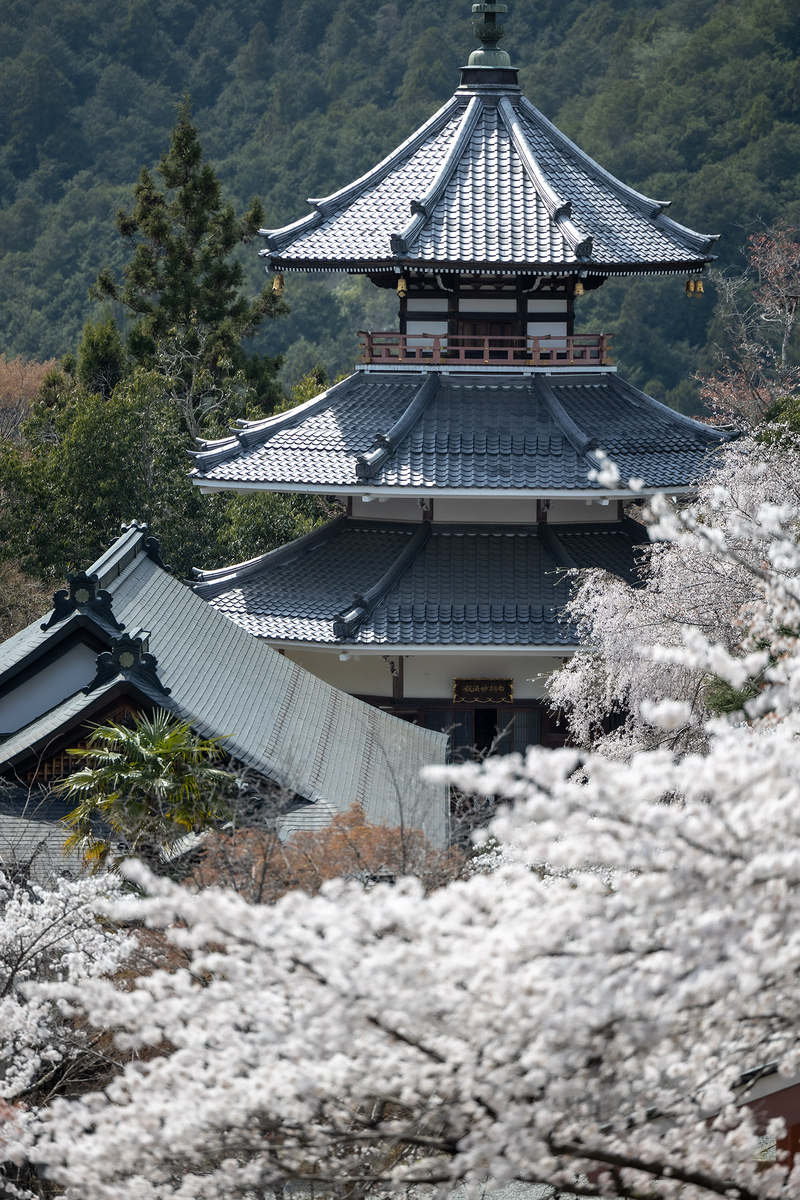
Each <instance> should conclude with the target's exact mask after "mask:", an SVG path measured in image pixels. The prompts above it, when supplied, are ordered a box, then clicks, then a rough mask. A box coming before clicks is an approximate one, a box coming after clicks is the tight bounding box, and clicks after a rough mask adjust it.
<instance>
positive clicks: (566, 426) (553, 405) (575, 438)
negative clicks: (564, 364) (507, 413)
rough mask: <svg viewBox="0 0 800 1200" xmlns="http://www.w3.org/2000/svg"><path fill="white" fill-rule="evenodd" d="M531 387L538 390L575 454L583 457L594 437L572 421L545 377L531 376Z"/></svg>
mask: <svg viewBox="0 0 800 1200" xmlns="http://www.w3.org/2000/svg"><path fill="white" fill-rule="evenodd" d="M533 388H534V391H538V393H539V395H540V397H541V399H542V400H543V402H544V406H545V408H546V409H547V411H548V412H549V414H550V416H551V417H552V419H553V420H554V421H555V423H556V425H557V426H558V428H559V429H560V430H561V432H562V434H563V435H564V437H565V438H566V439H567V441H568V442H569V443H570V445H571V446H572V448H573V449H574V450H575V452H576V454H578V455H579V456H580V457H581V458H584V457H585V455H586V451H587V450H588V449H590V447H591V444H592V442H593V441H594V440H595V439H594V438H593V437H592V436H591V435H588V434H586V433H584V431H583V430H582V429H581V428H580V426H579V425H577V424H576V423H575V421H573V419H572V417H571V416H570V415H569V413H568V412H567V410H566V409H565V408H564V406H563V404H562V403H561V401H560V400H559V399H558V397H557V396H556V394H555V392H554V391H553V388H552V385H551V384H550V382H549V381H548V380H547V379H546V378H543V377H542V376H539V375H535V376H534V377H533Z"/></svg>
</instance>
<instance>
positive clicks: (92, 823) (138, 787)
mask: <svg viewBox="0 0 800 1200" xmlns="http://www.w3.org/2000/svg"><path fill="white" fill-rule="evenodd" d="M69 754H71V755H74V756H75V757H76V758H82V759H84V760H85V762H86V765H85V766H83V767H81V769H80V770H78V771H76V772H75V773H74V774H72V775H70V776H69V778H67V779H65V780H63V782H62V783H60V784H58V785H57V786H56V788H55V789H54V790H55V791H57V792H59V793H60V794H61V795H62V796H66V797H68V798H69V799H73V800H75V801H76V802H77V803H76V806H75V808H74V809H73V810H72V812H71V813H69V814H68V815H67V816H66V817H65V818H64V821H65V822H66V824H67V825H68V826H69V828H70V830H71V833H70V835H69V837H68V838H67V841H66V843H65V847H64V848H65V850H68V851H69V850H80V851H82V853H83V859H84V863H85V864H86V865H87V866H91V867H92V869H93V870H97V869H99V868H100V867H102V866H105V865H106V864H107V863H108V860H109V858H110V857H111V856H112V854H113V864H112V865H113V866H114V868H115V869H116V867H117V866H118V865H119V863H120V862H121V861H122V860H123V859H124V858H128V857H130V856H133V855H135V856H137V857H139V858H142V859H144V860H145V861H146V862H147V863H148V864H149V865H150V866H151V867H154V868H155V867H157V866H158V865H159V864H163V861H164V856H165V853H166V854H167V855H168V854H169V851H170V850H171V849H173V848H174V847H175V845H176V844H177V843H178V842H179V841H180V840H181V838H183V837H185V836H186V834H187V833H192V832H199V831H200V830H202V829H204V828H207V827H208V826H210V825H212V824H214V823H216V822H217V821H218V820H219V819H220V818H223V817H225V816H226V815H227V814H228V808H227V805H226V803H225V801H224V799H223V796H224V795H225V794H226V793H229V792H231V790H232V789H233V787H234V786H235V780H234V777H233V776H232V775H231V774H230V773H229V772H227V771H224V770H222V769H221V768H220V767H218V766H215V765H214V764H215V763H217V762H219V760H220V758H221V757H222V755H223V754H224V751H223V750H222V749H221V746H220V743H219V741H218V740H217V739H215V738H201V737H198V736H197V735H196V734H195V733H194V732H193V731H192V729H191V727H190V726H189V725H188V724H187V723H186V722H185V721H179V720H176V719H175V718H174V717H172V716H171V715H170V714H169V713H168V712H165V711H164V709H160V708H158V709H156V710H155V712H154V713H153V714H152V716H147V715H146V714H144V713H139V714H137V715H136V716H135V717H134V720H133V726H132V727H131V728H129V727H126V726H124V725H120V724H117V722H115V721H110V722H109V723H108V724H107V725H97V726H95V727H94V728H93V730H92V732H91V734H90V735H89V738H88V741H87V745H86V747H85V748H78V749H74V750H70V751H69ZM115 843H116V845H115Z"/></svg>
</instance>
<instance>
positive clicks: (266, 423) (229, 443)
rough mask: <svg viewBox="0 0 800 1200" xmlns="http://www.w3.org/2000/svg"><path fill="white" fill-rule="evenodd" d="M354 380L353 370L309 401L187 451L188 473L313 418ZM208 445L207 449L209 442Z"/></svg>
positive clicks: (355, 377)
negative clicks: (221, 438) (205, 446)
mask: <svg viewBox="0 0 800 1200" xmlns="http://www.w3.org/2000/svg"><path fill="white" fill-rule="evenodd" d="M357 379H358V372H357V371H354V372H353V373H352V375H348V376H347V378H346V379H341V380H339V382H338V383H334V384H332V385H331V386H330V387H329V388H326V389H325V391H324V392H320V394H319V395H318V396H312V397H311V399H310V400H306V401H305V402H304V403H303V404H298V405H297V406H296V407H295V408H289V409H287V410H286V412H282V413H274V414H272V415H271V416H269V417H264V418H263V419H262V420H261V421H252V422H250V423H249V424H248V425H246V426H244V428H242V429H237V430H235V431H234V432H233V433H232V434H231V436H230V437H229V438H225V439H223V440H221V441H219V442H215V443H213V446H212V448H210V449H201V450H187V451H186V455H187V457H188V458H190V459H192V461H193V462H194V470H193V471H191V472H190V474H198V475H203V474H204V473H205V471H204V470H202V469H201V468H209V467H217V466H219V465H220V463H224V462H225V461H226V460H227V459H228V458H229V457H230V456H231V454H235V453H236V452H237V451H238V450H240V449H241V450H249V449H250V448H251V447H252V446H263V445H264V443H265V442H268V441H269V439H270V438H271V437H274V435H275V434H276V433H280V432H281V431H282V430H284V429H288V428H291V426H292V425H295V424H297V423H298V422H299V421H301V420H304V419H305V418H306V417H310V416H313V415H314V414H315V413H316V412H317V410H318V409H320V408H324V407H325V405H326V404H327V403H328V400H329V398H330V397H331V396H332V395H333V394H334V392H335V393H336V394H337V396H341V395H342V394H343V393H344V392H347V391H349V389H350V388H351V387H352V386H353V384H354V383H355V382H356V380H357ZM203 445H206V443H203ZM208 445H209V446H211V443H208Z"/></svg>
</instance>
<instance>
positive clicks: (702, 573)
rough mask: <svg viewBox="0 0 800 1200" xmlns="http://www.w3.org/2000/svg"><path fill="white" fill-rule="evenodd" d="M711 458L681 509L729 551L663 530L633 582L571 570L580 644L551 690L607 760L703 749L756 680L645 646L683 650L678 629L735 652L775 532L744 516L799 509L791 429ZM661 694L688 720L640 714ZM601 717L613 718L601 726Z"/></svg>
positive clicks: (798, 451)
mask: <svg viewBox="0 0 800 1200" xmlns="http://www.w3.org/2000/svg"><path fill="white" fill-rule="evenodd" d="M715 459H716V462H715V464H714V466H715V471H714V474H713V476H712V477H710V478H709V479H707V480H706V482H705V483H704V484H703V485H702V486H701V488H700V490H699V494H698V496H697V499H696V500H695V502H694V504H693V505H692V507H691V509H690V510H687V513H691V520H692V521H693V522H694V523H695V524H697V525H699V526H702V527H703V528H706V527H708V528H713V529H714V530H715V531H716V534H715V536H721V537H724V538H726V547H727V550H728V553H726V554H724V555H721V554H714V553H709V552H708V545H707V543H706V541H705V540H704V539H702V538H698V537H696V536H694V535H693V536H692V537H690V538H688V539H687V538H683V537H681V538H678V539H677V540H673V538H672V533H670V539H669V540H666V541H662V542H659V541H656V543H655V544H654V545H651V546H649V547H647V548H646V549H645V550H644V551H642V552H641V553H640V579H639V585H638V586H636V587H631V586H630V585H628V584H627V583H625V582H624V581H623V580H621V579H619V578H618V577H617V576H612V575H609V574H608V573H607V572H604V571H599V570H590V571H582V572H579V573H575V584H576V586H575V589H574V592H573V594H572V597H571V600H570V601H569V603H568V606H567V612H568V615H569V616H571V617H572V619H573V620H574V621H575V623H576V625H577V627H578V629H579V632H580V634H581V640H582V642H583V644H584V647H585V648H584V649H582V650H580V651H579V652H578V653H577V654H575V655H574V656H573V658H572V659H571V660H570V661H569V662H568V663H567V664H566V666H565V667H564V668H563V669H562V670H561V671H559V672H557V673H556V674H555V675H553V676H552V677H551V679H550V681H549V694H550V698H551V700H552V702H553V704H554V705H555V706H556V707H558V708H560V709H562V710H563V712H564V714H565V718H566V722H567V727H568V729H569V733H570V736H571V738H572V740H573V741H574V742H575V743H576V744H577V745H581V746H593V747H594V748H595V749H597V750H599V751H602V752H603V753H605V754H608V755H612V756H615V757H618V756H620V755H622V756H624V755H628V754H630V753H632V752H633V751H634V750H639V749H646V748H656V747H658V746H667V747H669V748H670V749H672V750H673V751H676V752H683V751H686V750H688V749H700V748H703V747H704V746H705V745H706V733H705V721H706V720H707V719H708V717H710V716H711V715H712V713H713V712H718V711H720V710H723V711H724V710H732V709H737V708H740V707H741V705H742V704H743V703H744V700H745V699H747V696H748V695H749V694H752V693H753V692H754V689H755V688H756V687H757V686H758V682H757V681H756V682H755V683H754V682H749V683H748V684H746V685H745V689H744V691H743V693H741V694H738V695H737V693H736V691H735V690H733V689H731V688H730V687H726V686H725V685H724V683H721V681H720V680H719V679H718V678H717V677H716V676H715V675H714V673H713V672H710V671H708V670H707V669H706V668H705V667H698V666H694V665H692V664H691V663H690V662H688V661H687V660H685V659H684V660H682V661H674V660H672V659H670V660H666V659H664V658H659V659H654V657H653V655H652V654H650V653H649V648H650V647H652V646H654V645H659V646H662V647H664V646H668V647H676V646H682V645H683V644H684V637H685V631H686V630H687V629H693V630H696V631H698V632H700V633H701V634H702V635H703V636H704V637H705V638H707V639H708V640H710V641H712V642H717V643H719V644H721V645H723V646H724V647H725V648H726V649H727V650H728V651H730V652H735V651H737V649H738V648H740V647H741V646H742V644H743V638H745V636H746V621H745V620H744V618H745V617H746V613H747V606H748V605H749V604H751V603H752V602H753V601H754V600H755V598H756V597H757V595H758V589H759V587H760V586H761V584H760V579H759V575H758V569H759V567H760V564H761V562H762V559H763V558H764V556H765V555H766V553H767V548H768V545H769V543H770V540H771V537H772V535H771V533H770V532H769V530H761V529H759V528H757V527H754V526H753V524H752V522H751V521H745V523H744V525H743V524H742V521H743V519H744V518H745V516H746V514H748V513H752V512H755V511H757V510H758V508H759V506H760V505H762V504H765V503H771V504H782V503H789V504H792V505H795V506H797V507H798V508H800V438H798V437H797V436H796V435H793V434H791V433H789V432H788V431H786V430H784V429H781V428H779V427H776V428H775V429H774V430H770V431H762V432H761V433H759V434H758V435H755V436H750V437H746V438H742V439H740V440H739V441H736V442H733V443H730V444H729V445H727V446H726V447H725V448H724V449H722V450H721V451H719V452H718V453H717V454H716V456H715ZM645 519H649V518H648V516H647V514H646V518H645ZM668 700H671V701H676V702H679V703H680V704H686V705H688V709H687V712H688V717H687V719H686V720H680V721H676V723H675V724H674V725H672V726H671V727H668V728H664V727H663V726H658V725H654V724H653V723H651V722H650V721H649V720H648V719H647V716H646V714H647V712H648V709H647V702H661V701H668ZM643 706H644V707H643ZM675 711H676V712H678V711H680V710H677V709H676V710H675ZM609 714H611V715H613V716H614V717H615V718H616V721H615V722H614V724H615V728H612V729H611V730H610V731H609V728H608V716H609Z"/></svg>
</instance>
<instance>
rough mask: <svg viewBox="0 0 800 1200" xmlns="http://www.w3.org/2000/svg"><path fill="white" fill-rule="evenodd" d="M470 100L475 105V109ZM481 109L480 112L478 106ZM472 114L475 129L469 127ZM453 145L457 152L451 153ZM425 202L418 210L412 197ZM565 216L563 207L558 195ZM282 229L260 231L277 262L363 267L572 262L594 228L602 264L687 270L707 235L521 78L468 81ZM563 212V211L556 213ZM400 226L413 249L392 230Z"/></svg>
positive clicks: (595, 255)
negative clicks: (567, 129)
mask: <svg viewBox="0 0 800 1200" xmlns="http://www.w3.org/2000/svg"><path fill="white" fill-rule="evenodd" d="M468 105H471V109H470V111H469V113H468ZM476 109H477V119H475V110H476ZM467 121H469V123H470V124H471V125H472V124H473V121H474V125H473V127H472V131H471V133H469V129H468V127H464V134H465V135H467V136H462V137H461V138H460V139H459V131H460V130H461V129H462V126H465V122H467ZM454 146H455V147H456V149H455V150H454V155H455V162H453V161H451V158H449V157H448V155H449V153H450V151H451V148H453V147H454ZM437 180H439V181H440V184H441V183H444V186H439V187H438V189H437V188H435V187H434V189H433V191H434V193H435V194H434V195H433V199H432V202H431V203H430V204H425V206H424V207H425V213H424V214H423V217H422V219H420V220H417V221H414V220H413V218H412V211H413V210H412V207H411V206H412V203H415V204H417V205H419V204H420V202H421V201H423V200H424V199H425V198H426V193H428V194H429V195H430V189H431V185H435V184H436V182H437ZM566 202H569V203H570V204H571V205H572V214H571V216H569V217H566V216H559V215H558V209H559V208H561V206H562V204H564V203H566ZM314 203H315V204H316V205H317V208H318V211H317V213H316V214H312V215H311V216H310V217H308V218H306V219H305V220H303V221H298V222H295V223H294V225H291V226H286V227H285V228H284V229H283V230H271V231H264V232H265V233H266V234H267V245H268V249H267V250H266V251H264V253H265V254H267V255H269V257H270V259H271V265H272V266H273V267H274V268H275V269H282V268H287V267H288V268H291V267H295V268H297V269H302V268H303V267H305V266H308V265H310V264H315V265H326V266H330V267H333V268H335V267H337V266H339V267H342V266H344V265H348V266H350V267H351V268H352V267H356V268H359V267H360V268H361V269H366V268H367V267H369V266H372V267H373V268H375V267H380V266H384V267H390V266H393V265H394V263H395V262H397V261H399V260H402V261H406V262H416V263H420V264H426V263H437V264H442V265H445V266H446V265H447V264H461V265H471V264H495V265H498V264H507V265H508V266H509V267H512V268H513V267H520V266H525V265H526V264H536V265H539V266H543V265H551V266H553V267H564V266H567V267H569V266H574V265H575V264H576V262H578V260H579V257H580V261H581V262H583V261H584V257H585V255H584V254H583V253H581V254H580V255H579V253H578V251H579V250H580V246H581V244H582V243H583V241H584V240H585V239H588V238H591V239H592V247H591V253H590V258H589V259H587V261H590V262H591V266H592V268H593V269H597V270H598V271H599V272H600V273H603V272H606V273H607V272H608V271H613V270H614V268H615V267H619V266H626V267H629V268H632V269H636V268H637V267H639V268H642V269H659V268H662V269H663V268H664V267H665V266H667V265H669V266H671V267H672V268H673V269H674V270H685V269H686V267H687V265H688V264H695V265H697V264H700V263H702V262H704V261H706V260H707V259H708V250H709V247H710V244H711V240H712V239H710V238H709V237H708V236H707V235H703V234H697V233H694V232H693V231H692V230H689V229H685V228H683V227H682V226H680V225H677V224H676V223H675V222H674V221H671V220H669V219H668V218H667V217H665V216H663V215H662V214H661V207H662V206H661V205H660V204H659V203H658V202H657V201H654V200H649V199H648V198H647V197H644V196H641V195H640V194H639V193H637V192H635V191H633V190H632V189H630V188H628V187H626V186H625V185H624V184H623V183H621V182H620V181H619V180H617V179H614V178H613V176H611V175H609V174H608V172H606V171H604V170H603V169H602V168H601V167H600V166H599V165H598V164H597V163H595V162H593V160H592V159H590V158H589V157H588V155H586V154H584V153H583V152H582V151H581V150H579V149H578V147H577V146H575V145H573V143H572V142H570V141H569V139H568V138H566V137H564V135H563V134H561V133H560V132H559V131H558V130H557V129H556V128H555V127H554V126H553V125H552V124H551V123H550V122H549V121H548V120H547V119H546V118H545V117H544V116H543V115H542V114H541V113H540V112H538V110H537V109H535V108H534V107H533V105H531V104H529V103H528V101H527V100H525V99H524V98H523V97H522V96H521V95H520V94H519V91H518V90H517V89H514V88H512V89H510V90H509V92H508V94H507V96H505V97H504V98H502V99H501V100H500V104H499V106H498V102H497V97H496V96H494V95H492V94H490V93H488V92H483V91H482V89H481V88H480V87H477V88H461V89H459V91H458V92H457V93H456V95H455V96H454V97H453V99H452V100H451V101H450V102H448V104H447V105H445V106H444V108H442V109H441V110H440V111H439V112H438V113H436V114H434V116H433V117H432V118H431V120H430V121H429V122H428V123H427V125H426V126H425V127H423V129H422V130H421V131H419V133H418V135H415V136H414V137H412V138H411V139H409V141H407V142H405V143H404V144H403V145H402V146H400V147H398V149H397V150H396V151H395V152H394V154H392V155H390V156H389V157H388V159H386V160H384V163H383V164H382V165H381V167H380V168H379V169H377V170H376V171H374V172H370V173H368V174H367V175H366V176H364V177H363V178H362V179H361V180H357V181H356V182H355V183H354V184H352V185H350V186H348V187H347V188H344V189H342V191H341V192H339V193H334V195H332V196H330V197H328V198H327V199H325V200H323V201H315V202H314ZM554 217H558V219H557V220H556V219H554ZM404 231H406V232H407V235H408V240H407V245H406V250H405V251H403V250H402V247H398V244H397V243H396V242H395V246H394V249H393V244H392V239H393V238H395V239H396V238H398V237H399V236H400V235H401V234H402V233H403V232H404Z"/></svg>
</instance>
